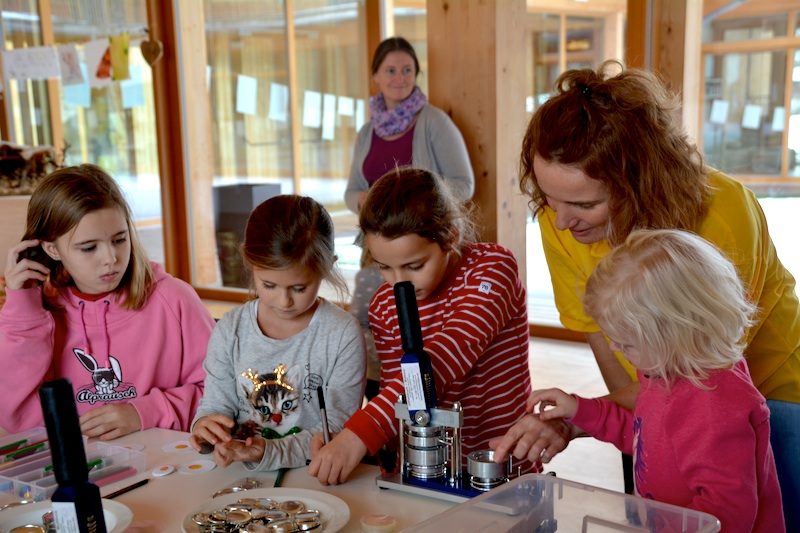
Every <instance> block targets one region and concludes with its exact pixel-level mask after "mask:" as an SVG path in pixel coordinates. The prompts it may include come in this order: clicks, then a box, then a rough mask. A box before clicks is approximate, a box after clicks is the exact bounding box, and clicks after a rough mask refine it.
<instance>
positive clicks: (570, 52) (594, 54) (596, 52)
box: [565, 17, 606, 69]
mask: <svg viewBox="0 0 800 533" xmlns="http://www.w3.org/2000/svg"><path fill="white" fill-rule="evenodd" d="M603 26H604V21H603V19H602V18H598V17H567V42H566V44H565V47H566V49H567V50H566V52H567V69H573V68H593V67H595V66H597V65H599V64H600V63H602V62H603V60H604V59H606V57H605V50H603V46H602V44H603V39H602V36H603Z"/></svg>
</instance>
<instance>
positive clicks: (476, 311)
mask: <svg viewBox="0 0 800 533" xmlns="http://www.w3.org/2000/svg"><path fill="white" fill-rule="evenodd" d="M359 225H360V227H361V230H362V231H363V233H364V245H365V246H366V249H367V251H368V259H369V260H370V261H372V262H373V263H374V264H375V265H377V267H378V269H379V270H380V272H381V274H382V275H383V279H384V280H385V283H384V284H383V285H382V286H381V287H380V288H379V289H378V291H377V292H376V293H375V296H374V297H373V299H372V301H371V303H370V306H369V321H370V327H371V329H372V332H373V335H374V337H375V346H376V349H377V352H378V356H379V357H380V360H381V383H380V392H379V393H378V395H377V396H376V397H375V398H373V399H372V401H370V402H369V403H368V404H367V405H366V406H365V407H364V408H363V409H361V410H360V411H357V412H356V413H355V414H354V415H353V416H352V417H351V418H350V419H349V420H348V421H347V422H346V423H345V427H344V429H343V431H342V432H341V433H339V434H338V435H336V437H335V438H333V439H332V440H331V442H330V443H329V444H327V445H323V441H322V437H321V435H317V436H315V438H314V439H313V440H312V444H311V449H312V461H311V464H310V466H309V473H310V474H311V475H313V476H315V477H317V478H318V479H319V481H320V482H321V483H323V484H336V483H340V482H344V481H345V480H346V479H347V477H348V476H349V474H350V472H351V471H352V470H353V469H354V468H355V466H356V465H357V464H358V463H359V462H360V461H361V459H362V458H363V457H364V456H365V455H367V454H375V453H376V452H377V451H378V450H379V449H380V448H381V447H382V446H383V445H384V444H386V443H388V442H390V441H392V440H394V439H396V438H397V424H396V420H395V418H394V404H395V403H396V402H397V400H398V397H399V395H400V394H403V392H404V387H403V380H402V375H401V372H400V358H401V356H402V355H403V349H402V345H401V339H400V332H399V329H398V324H397V313H396V310H395V299H394V293H393V290H392V286H393V285H394V284H395V283H398V282H400V281H410V282H412V283H413V285H414V287H415V289H416V296H417V304H418V307H419V314H420V323H421V326H422V335H423V339H424V341H425V351H426V352H427V353H428V354H429V355H430V358H431V362H432V365H433V370H434V375H435V380H436V396H437V398H438V406H439V407H444V408H449V407H451V406H452V405H453V403H454V402H456V401H459V402H461V405H462V408H463V412H464V428H463V432H462V451H463V454H464V455H465V456H466V454H468V453H470V452H472V451H476V450H486V449H488V448H489V440H490V439H492V438H495V437H500V436H502V435H503V434H504V433H505V431H506V430H507V429H508V428H510V427H511V426H512V425H513V424H514V422H516V421H517V419H519V418H520V417H521V416H522V415H524V414H525V402H524V399H525V398H526V396H527V395H528V394H529V392H530V389H531V381H530V374H529V371H528V318H527V302H526V296H525V288H524V287H523V285H522V282H521V280H520V278H519V271H518V267H517V262H516V260H515V259H514V256H513V255H512V254H511V252H510V251H509V250H507V249H506V248H503V247H502V246H500V245H498V244H493V243H476V242H474V241H473V240H472V236H473V234H474V231H473V226H472V224H471V223H470V220H469V213H468V212H467V211H466V210H464V209H463V208H462V206H460V205H459V204H458V203H457V202H456V201H455V200H454V199H453V198H452V195H451V194H450V192H449V190H448V189H447V186H446V185H444V183H443V182H442V180H441V179H439V178H438V177H436V176H435V175H434V174H432V173H430V172H428V171H425V170H419V169H414V168H399V169H396V170H394V171H391V172H389V173H387V174H385V175H384V176H383V177H381V178H380V179H379V180H378V181H377V182H376V183H375V185H373V186H372V188H371V189H370V191H369V193H368V195H367V197H366V200H365V202H364V205H363V206H362V209H361V212H360V214H359ZM560 427H561V426H560V425H559V424H558V423H555V424H553V426H552V428H553V429H552V431H550V435H551V438H553V439H562V438H563V436H562V435H561V434H560V433H559V432H558V431H557V429H558V428H560ZM523 469H525V470H529V469H530V463H526V464H525V465H523Z"/></svg>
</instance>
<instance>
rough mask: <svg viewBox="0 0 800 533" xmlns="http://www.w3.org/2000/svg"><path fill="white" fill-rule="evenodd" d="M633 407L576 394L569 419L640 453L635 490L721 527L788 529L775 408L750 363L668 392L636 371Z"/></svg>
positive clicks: (772, 531)
mask: <svg viewBox="0 0 800 533" xmlns="http://www.w3.org/2000/svg"><path fill="white" fill-rule="evenodd" d="M638 375H639V382H640V384H641V388H640V390H639V395H638V397H637V399H636V407H635V409H634V411H633V412H631V411H629V410H627V409H624V408H622V407H620V406H618V405H616V404H615V403H613V402H611V401H608V400H601V399H592V400H589V399H585V398H580V397H578V412H577V413H576V415H575V417H574V418H573V419H572V420H571V421H572V422H573V423H574V424H576V425H577V426H578V427H580V428H582V429H583V430H585V431H586V432H588V433H589V434H591V435H592V436H594V437H595V438H597V439H600V440H602V441H605V442H611V443H613V444H614V445H615V446H616V447H617V448H619V449H620V450H622V451H623V452H625V453H629V454H633V456H634V476H635V482H636V492H637V493H638V494H639V495H640V496H643V497H645V498H650V499H653V500H657V501H660V502H665V503H671V504H674V505H680V506H682V507H687V508H690V509H695V510H698V511H704V512H706V513H709V514H712V515H714V516H715V517H717V518H718V519H719V521H720V523H721V524H722V531H723V532H725V533H729V532H739V531H741V532H748V533H750V532H764V533H776V532H777V533H779V532H782V531H785V528H784V523H783V510H782V506H781V492H780V487H779V485H778V476H777V473H776V470H775V459H774V457H773V455H772V448H771V447H770V444H769V409H768V408H767V405H766V401H765V400H764V397H763V396H761V393H759V392H758V390H757V389H756V388H755V387H754V386H753V382H752V381H751V379H750V374H749V372H748V370H747V366H746V364H745V363H744V361H740V362H739V363H737V365H736V366H735V367H734V368H733V369H731V370H719V371H715V372H713V373H712V374H711V375H710V376H709V378H708V379H707V380H706V381H704V382H703V383H704V385H706V386H707V387H708V388H707V390H706V389H701V388H698V387H696V386H695V385H693V384H692V383H691V382H690V381H688V380H685V379H681V380H678V381H677V382H676V383H674V384H673V385H672V388H671V390H667V389H666V387H665V385H664V382H663V381H662V380H660V379H650V378H648V377H647V376H645V375H643V374H642V373H641V372H639V373H638Z"/></svg>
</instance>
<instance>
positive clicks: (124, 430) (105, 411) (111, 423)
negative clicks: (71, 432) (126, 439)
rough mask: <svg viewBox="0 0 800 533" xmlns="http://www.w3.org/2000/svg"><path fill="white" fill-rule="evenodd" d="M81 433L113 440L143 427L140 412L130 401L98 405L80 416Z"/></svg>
mask: <svg viewBox="0 0 800 533" xmlns="http://www.w3.org/2000/svg"><path fill="white" fill-rule="evenodd" d="M80 422H81V433H83V434H84V435H86V436H87V437H97V438H99V439H100V440H111V439H116V438H117V437H122V436H123V435H127V434H128V433H133V432H134V431H139V430H140V429H142V420H141V419H140V418H139V412H138V411H137V410H136V408H135V407H134V406H133V405H131V404H129V403H116V404H109V405H103V406H100V407H96V408H94V409H92V410H91V411H87V412H85V413H83V415H81V417H80Z"/></svg>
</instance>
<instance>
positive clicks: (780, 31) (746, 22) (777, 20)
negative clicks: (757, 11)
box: [703, 2, 788, 43]
mask: <svg viewBox="0 0 800 533" xmlns="http://www.w3.org/2000/svg"><path fill="white" fill-rule="evenodd" d="M727 7H731V8H735V7H737V4H736V3H733V2H732V3H731V4H730V6H727ZM734 17H735V11H731V12H728V11H727V9H726V8H722V9H721V10H717V11H716V12H712V13H707V14H706V15H705V16H704V17H703V42H704V43H710V42H720V41H723V42H737V41H754V40H760V39H773V38H775V37H785V36H786V22H787V20H788V17H787V14H786V13H775V14H769V15H763V16H753V17H742V18H734Z"/></svg>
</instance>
